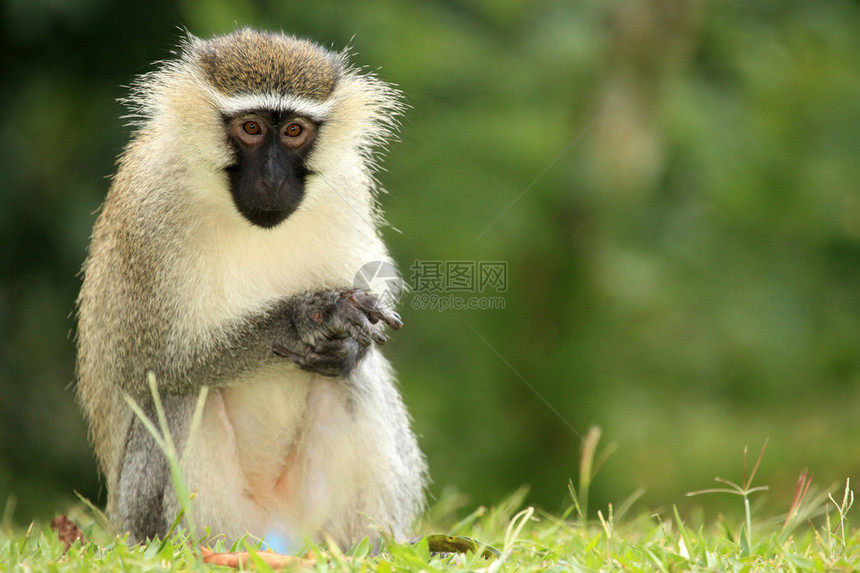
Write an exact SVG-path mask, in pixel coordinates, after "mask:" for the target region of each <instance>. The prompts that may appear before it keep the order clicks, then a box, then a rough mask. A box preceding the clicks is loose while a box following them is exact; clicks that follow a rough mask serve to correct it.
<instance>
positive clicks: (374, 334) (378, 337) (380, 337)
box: [370, 329, 388, 344]
mask: <svg viewBox="0 0 860 573" xmlns="http://www.w3.org/2000/svg"><path fill="white" fill-rule="evenodd" d="M370 337H371V338H372V339H373V341H374V342H375V343H377V344H385V343H386V342H388V337H386V336H385V335H384V334H383V333H381V332H379V331H378V330H376V329H373V330H371V331H370Z"/></svg>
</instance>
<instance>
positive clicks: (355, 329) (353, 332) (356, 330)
mask: <svg viewBox="0 0 860 573" xmlns="http://www.w3.org/2000/svg"><path fill="white" fill-rule="evenodd" d="M345 327H346V331H347V332H348V333H349V335H350V336H351V337H353V338H354V339H356V340H357V341H358V342H359V344H362V345H363V346H370V343H371V342H372V341H371V336H372V335H371V336H368V335H367V332H365V330H364V328H362V327H361V326H358V325H356V324H355V322H347V323H346V324H345Z"/></svg>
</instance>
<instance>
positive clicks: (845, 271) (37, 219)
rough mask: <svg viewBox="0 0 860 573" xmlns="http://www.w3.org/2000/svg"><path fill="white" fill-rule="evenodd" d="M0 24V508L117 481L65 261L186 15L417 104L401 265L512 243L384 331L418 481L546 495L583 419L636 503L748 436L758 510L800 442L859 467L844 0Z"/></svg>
mask: <svg viewBox="0 0 860 573" xmlns="http://www.w3.org/2000/svg"><path fill="white" fill-rule="evenodd" d="M0 21H2V23H0V28H2V66H3V69H2V75H0V77H2V82H0V105H2V109H3V110H4V112H3V114H2V117H0V129H2V137H0V142H2V152H0V174H2V175H0V185H1V186H2V191H0V245H2V250H0V272H2V287H0V504H2V503H4V502H5V501H6V500H7V499H8V498H9V497H10V496H14V499H16V500H17V509H16V510H15V516H16V518H17V519H18V520H19V521H24V522H26V521H29V520H30V519H32V518H33V517H50V516H51V515H52V514H54V513H57V512H59V511H62V510H63V509H64V507H65V504H66V503H67V501H68V500H69V499H71V498H72V496H73V493H72V492H73V491H74V490H77V491H80V492H81V493H82V494H83V495H85V496H87V497H90V498H91V499H93V500H97V501H98V502H99V503H103V502H104V499H105V495H104V492H103V491H102V490H101V486H100V485H99V482H98V478H97V475H96V471H95V465H94V462H93V458H92V455H91V453H90V449H89V447H88V445H87V442H86V434H85V430H84V426H83V423H82V420H81V417H80V415H79V414H78V411H77V409H76V405H75V403H74V397H73V387H72V379H73V366H74V365H73V362H74V347H73V346H74V345H73V341H72V338H71V336H72V335H71V332H72V331H73V319H72V318H71V317H70V313H72V310H73V301H74V299H75V297H76V294H77V290H78V288H79V278H78V277H77V276H76V273H77V272H78V269H79V268H80V265H81V263H82V261H83V259H84V256H85V249H86V243H87V236H88V233H89V230H90V227H91V226H92V224H93V222H94V220H95V215H94V211H95V210H96V209H97V207H98V205H99V204H100V202H101V200H102V198H103V197H104V194H105V192H106V190H107V188H108V185H109V181H108V179H107V177H108V176H109V175H110V174H111V173H112V172H113V162H114V158H115V157H116V155H117V154H118V153H119V152H120V150H121V149H122V146H123V145H124V143H125V142H126V141H127V138H128V135H129V128H128V127H127V126H124V125H123V123H124V121H123V120H121V119H119V117H120V116H121V115H123V114H124V113H125V110H124V109H123V107H122V106H121V105H120V104H119V103H117V101H116V100H117V98H120V97H122V96H123V95H125V93H126V89H125V88H124V87H123V86H126V85H128V84H129V83H130V82H131V81H132V79H133V77H134V76H135V75H137V74H140V73H143V72H146V71H148V70H151V69H153V67H152V62H154V61H156V60H161V59H165V58H169V57H170V51H171V49H172V48H173V47H174V45H175V44H176V42H177V41H178V39H179V37H180V36H181V31H180V27H187V28H188V29H189V30H190V31H191V32H192V33H194V34H196V35H199V36H208V35H211V34H213V33H220V32H226V31H229V30H231V29H233V28H234V27H235V26H236V25H254V26H258V27H263V28H269V29H275V30H284V31H287V32H290V33H295V34H297V35H301V36H308V37H311V38H314V39H316V40H317V41H319V42H321V43H323V44H325V45H329V46H333V47H335V48H336V49H341V48H343V47H345V46H347V45H349V46H352V48H353V50H354V52H355V55H354V58H353V61H354V62H355V63H356V64H358V65H361V66H367V67H368V68H370V69H373V70H377V71H378V74H379V75H380V76H382V77H383V78H385V79H386V80H388V81H391V82H394V83H396V84H397V85H398V86H399V88H400V89H401V90H402V91H403V93H404V95H405V97H406V99H407V100H408V102H409V104H410V105H411V106H412V109H411V110H410V111H409V113H408V114H407V115H406V117H405V118H404V121H403V126H402V132H401V138H400V139H401V140H400V141H399V142H398V143H395V144H393V145H392V146H391V148H390V152H389V153H388V156H387V158H386V160H385V163H384V165H385V168H386V170H385V171H384V172H382V173H381V174H380V178H381V180H382V182H383V184H384V186H385V187H386V188H387V189H388V190H389V193H388V194H387V195H385V196H383V197H382V200H383V205H384V208H385V211H386V214H387V219H388V221H389V222H390V223H391V227H389V228H386V229H385V236H386V239H387V241H388V242H389V244H390V246H391V248H392V250H393V253H394V255H395V256H396V258H397V260H398V261H399V262H400V265H401V267H402V269H403V271H404V275H405V276H406V278H407V279H408V278H410V273H411V271H409V268H410V266H411V265H412V264H413V262H414V261H476V262H480V261H503V262H506V263H507V279H508V289H507V291H506V292H505V293H503V294H502V295H501V296H503V300H504V309H496V310H462V311H455V310H447V311H444V312H439V311H437V310H431V309H420V308H412V306H411V300H415V299H410V296H409V295H407V296H406V297H405V299H404V301H402V307H401V308H402V314H403V317H404V321H405V324H406V326H405V328H404V329H403V330H402V331H400V332H399V333H397V334H396V335H395V336H394V337H393V338H394V339H393V341H392V342H391V343H390V344H389V345H388V346H387V348H386V352H387V354H388V356H389V357H390V358H391V360H392V361H393V363H394V365H395V367H396V368H397V370H398V371H399V374H400V380H401V384H402V388H403V393H404V395H405V399H406V402H407V404H408V406H409V408H410V410H411V412H412V414H413V416H414V418H415V428H416V430H417V432H418V433H419V435H420V443H421V446H422V448H423V449H424V451H425V452H426V454H427V457H428V458H429V462H430V467H431V471H432V475H433V478H434V482H433V484H432V486H431V492H432V493H433V494H434V495H439V494H440V492H442V491H443V490H444V489H445V488H446V487H447V486H449V485H452V484H453V485H455V486H456V487H458V488H459V489H460V490H461V491H463V492H466V493H468V494H469V495H470V496H471V503H472V504H479V503H484V504H487V503H493V502H496V501H498V500H499V499H501V497H502V496H504V495H505V494H507V493H509V492H511V491H512V490H514V489H515V488H517V487H518V486H519V485H520V484H523V483H526V484H530V485H531V493H530V494H529V498H528V500H529V502H531V503H534V504H538V505H540V506H542V507H544V508H546V509H548V510H551V511H555V510H558V509H559V508H561V507H564V506H566V505H567V504H568V502H569V500H568V497H567V491H566V485H567V482H568V479H570V478H574V480H575V479H576V477H577V474H578V459H579V455H580V446H581V439H580V435H579V434H584V433H585V431H586V430H587V429H588V427H589V426H591V425H595V424H596V425H599V426H600V427H601V428H602V429H603V436H604V437H603V443H607V442H614V443H615V444H617V451H616V452H615V453H614V454H613V455H612V456H611V457H610V458H609V460H608V462H607V463H606V465H605V466H604V467H603V469H602V470H601V472H600V474H599V475H598V476H597V478H596V482H595V485H594V489H593V492H592V493H593V496H594V499H593V501H592V507H598V505H597V504H601V505H602V504H605V503H606V502H609V501H611V502H615V503H618V502H620V501H621V500H623V499H624V498H626V497H627V496H628V495H629V494H630V493H631V492H632V491H633V490H635V489H636V488H637V487H640V486H642V487H645V488H647V493H646V494H645V496H644V498H643V499H642V501H641V502H640V503H641V504H642V506H643V507H646V508H654V507H659V506H661V505H665V504H670V503H678V504H679V505H680V506H681V508H682V510H689V509H690V507H691V505H690V504H692V503H695V504H699V503H703V502H704V503H707V502H708V500H706V499H705V498H695V499H693V500H687V499H685V498H684V497H683V494H684V492H687V491H690V490H695V489H701V488H703V487H709V486H710V485H711V484H712V483H713V482H712V479H713V477H714V476H715V475H720V476H723V477H726V478H730V479H735V480H740V479H741V477H742V476H741V463H742V452H743V448H744V446H745V445H749V446H750V448H751V451H753V452H757V451H758V448H759V447H760V445H761V443H762V442H763V441H764V439H765V438H767V437H769V438H770V444H769V447H768V451H767V453H766V455H765V458H764V461H763V464H762V469H761V473H760V476H761V478H760V480H759V483H765V484H769V485H770V486H771V488H772V490H771V492H770V494H769V496H770V498H771V500H772V502H773V503H775V504H776V505H777V506H781V507H784V508H787V507H788V504H789V502H790V498H791V491H792V490H793V487H794V484H795V481H796V477H797V475H798V473H799V472H800V471H801V470H802V469H803V468H805V467H809V468H810V470H812V471H813V472H814V473H815V479H816V481H817V482H818V483H820V484H821V485H823V486H829V485H830V484H831V483H833V482H836V481H838V480H844V479H845V478H846V477H855V478H856V477H860V475H858V474H860V353H858V342H860V42H858V40H857V38H858V37H860V7H858V4H857V3H856V2H842V1H836V0H834V1H820V2H792V1H785V0H779V1H761V2H755V3H748V2H744V1H743V0H735V1H723V2H710V3H708V2H696V1H691V2H675V1H672V0H631V1H627V2H574V1H572V0H560V1H550V0H547V1H524V0H523V1H516V0H507V1H504V2H497V1H493V0H472V1H467V2H454V1H436V2H414V3H404V2H397V1H394V0H390V1H381V0H380V1H370V2H360V3H359V2H352V3H335V2H331V1H325V2H314V3H309V2H275V1H271V2H267V1H262V0H258V1H255V2H247V3H239V2H230V1H228V0H194V1H191V0H186V1H180V2H165V1H154V0H150V1H147V2H140V1H137V2H122V3H120V2H110V1H108V0H67V1H62V2H61V1H56V0H26V1H25V0H6V1H4V2H3V3H2V17H0ZM461 294H462V293H461ZM467 294H468V293H467ZM486 294H487V293H477V294H475V296H486ZM529 385H531V386H532V387H533V388H534V390H536V391H537V393H539V394H540V396H542V398H541V397H539V396H538V395H537V394H536V393H535V392H533V391H532V390H531V389H530V388H529ZM547 403H549V404H550V405H551V408H550V407H549V406H547ZM553 409H555V412H554V411H553ZM571 427H572V428H574V429H575V430H571Z"/></svg>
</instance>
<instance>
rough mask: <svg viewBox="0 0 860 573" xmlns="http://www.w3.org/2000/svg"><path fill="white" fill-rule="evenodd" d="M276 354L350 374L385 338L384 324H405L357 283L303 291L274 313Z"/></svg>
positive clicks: (318, 370)
mask: <svg viewBox="0 0 860 573" xmlns="http://www.w3.org/2000/svg"><path fill="white" fill-rule="evenodd" d="M274 318H275V323H274V325H273V326H275V332H276V334H275V336H276V340H274V341H273V343H272V350H273V351H274V352H275V354H277V355H279V356H282V357H284V358H288V359H289V360H292V361H293V362H295V363H296V364H297V365H298V366H299V368H301V369H303V370H307V371H309V372H316V373H318V374H323V375H325V376H333V377H337V376H347V375H348V374H349V373H350V372H351V371H352V369H353V368H355V366H356V364H358V362H359V360H361V359H362V358H363V357H364V355H365V354H366V353H367V349H368V348H369V347H370V345H371V344H372V343H374V342H375V343H377V344H385V342H386V340H387V339H386V337H385V334H383V332H382V324H387V325H388V326H390V327H391V328H393V329H394V330H398V329H399V328H400V327H401V326H403V322H401V320H400V315H398V314H397V313H396V312H394V311H393V310H391V309H389V308H385V307H384V306H383V305H382V304H381V303H380V302H379V299H378V298H377V297H376V295H374V294H372V293H369V292H367V291H363V290H359V289H345V290H323V291H315V292H309V293H304V294H300V295H296V296H293V297H290V298H288V299H286V300H284V301H283V303H282V306H280V307H279V308H278V309H277V311H276V314H275V317H274Z"/></svg>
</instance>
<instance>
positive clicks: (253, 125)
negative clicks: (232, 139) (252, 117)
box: [242, 121, 263, 135]
mask: <svg viewBox="0 0 860 573" xmlns="http://www.w3.org/2000/svg"><path fill="white" fill-rule="evenodd" d="M242 130H243V131H244V132H245V133H247V134H248V135H259V134H260V133H261V132H262V131H263V128H262V127H260V124H259V123H257V122H256V121H246V122H245V123H243V124H242Z"/></svg>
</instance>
